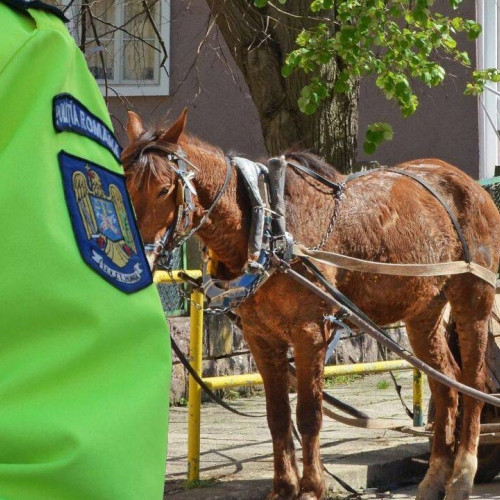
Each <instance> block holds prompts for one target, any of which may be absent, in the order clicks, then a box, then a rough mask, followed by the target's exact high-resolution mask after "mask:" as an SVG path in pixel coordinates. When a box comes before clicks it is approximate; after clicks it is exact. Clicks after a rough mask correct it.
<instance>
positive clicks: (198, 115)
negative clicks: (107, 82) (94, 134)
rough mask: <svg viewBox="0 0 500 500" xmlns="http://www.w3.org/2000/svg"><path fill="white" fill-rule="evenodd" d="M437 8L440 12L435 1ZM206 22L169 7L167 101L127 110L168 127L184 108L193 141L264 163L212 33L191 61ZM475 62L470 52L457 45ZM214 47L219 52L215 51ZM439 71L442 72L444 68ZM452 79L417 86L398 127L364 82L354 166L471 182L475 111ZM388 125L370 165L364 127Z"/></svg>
mask: <svg viewBox="0 0 500 500" xmlns="http://www.w3.org/2000/svg"><path fill="white" fill-rule="evenodd" d="M436 4H437V5H439V4H442V5H443V6H446V5H448V1H447V0H438V2H436ZM462 14H463V15H464V16H467V17H470V18H474V17H475V2H464V3H463V7H462ZM208 22H209V11H208V8H207V7H206V5H205V2H201V1H185V0H171V43H170V47H171V51H170V58H171V59H170V72H171V75H170V95H169V96H165V97H148V98H130V99H129V101H130V103H131V105H132V106H133V109H135V110H136V111H138V112H139V113H140V114H141V116H143V117H144V118H145V119H146V120H147V121H148V122H150V123H152V124H159V123H164V122H166V121H168V120H171V119H174V118H175V117H176V116H177V115H178V113H179V112H180V111H181V110H182V108H183V107H184V106H187V107H188V108H189V114H188V128H189V130H190V131H191V132H193V133H194V134H196V135H198V136H200V137H201V138H203V139H205V140H207V141H209V142H211V143H214V144H217V145H219V146H220V147H222V148H223V149H225V150H229V149H230V150H233V151H237V152H240V153H245V154H248V155H250V156H252V157H259V156H263V155H265V147H264V142H263V139H262V133H261V131H260V126H259V121H258V116H257V112H256V110H255V107H254V105H253V103H252V99H251V97H250V95H249V92H248V88H247V86H246V84H245V82H244V81H243V78H242V77H241V75H240V73H239V71H238V69H237V68H236V67H235V64H234V62H233V61H232V59H231V56H230V54H229V51H228V50H227V48H226V47H225V44H224V41H223V39H222V37H221V36H220V35H217V33H216V29H213V30H212V33H211V35H210V36H209V37H208V38H207V40H206V42H205V43H204V45H203V47H202V48H201V50H200V52H199V54H198V55H197V51H198V46H199V44H200V41H201V40H202V39H203V38H204V35H205V32H206V29H207V25H208ZM462 45H463V46H464V48H468V50H469V52H470V53H471V56H472V57H473V59H475V47H474V44H472V43H466V42H464V43H463V44H462ZM219 47H222V48H223V50H222V51H219V50H216V49H217V48H219ZM445 66H447V67H448V66H449V65H448V64H445ZM450 69H451V70H452V73H453V74H454V77H453V78H450V79H448V80H447V82H446V84H445V85H443V86H442V87H438V88H434V89H429V88H427V87H425V86H422V85H417V86H416V88H417V92H418V95H419V99H420V103H421V105H420V107H419V109H418V111H417V112H416V113H415V114H414V115H413V116H412V117H410V118H407V119H403V118H401V116H400V113H399V110H398V109H397V108H396V106H394V105H393V104H392V103H390V102H389V101H387V100H386V99H385V98H384V96H383V95H381V93H380V92H379V90H378V89H377V88H376V87H375V85H374V84H373V81H372V80H371V79H366V80H365V81H364V82H363V84H362V87H361V93H360V140H359V143H360V148H359V159H360V160H367V159H369V160H378V161H379V162H380V163H382V164H394V163H397V162H401V161H404V160H408V159H413V158H419V157H420V158H422V157H438V158H442V159H444V160H446V161H449V162H451V163H453V164H455V165H457V166H458V167H460V168H461V169H463V170H464V171H465V172H467V173H469V174H470V175H472V176H473V177H477V175H478V161H479V142H478V108H477V101H476V99H475V98H473V97H470V96H464V95H463V89H464V87H465V82H466V79H467V71H466V70H465V69H464V68H461V67H458V65H455V64H453V65H451V68H450ZM110 108H111V111H112V114H113V115H114V117H115V126H116V130H117V133H118V135H119V136H120V138H121V139H122V141H123V142H124V143H125V142H126V141H125V138H124V137H125V135H124V129H123V126H124V123H125V122H126V109H125V106H124V105H123V104H122V103H121V102H120V100H119V99H117V98H111V99H110ZM377 121H388V122H389V123H391V124H392V125H393V127H394V130H395V136H394V139H393V141H391V142H388V143H386V144H384V145H382V146H381V147H380V148H379V150H378V151H377V152H376V153H375V155H372V156H370V157H368V156H366V155H365V154H364V153H363V151H362V143H363V137H364V133H365V130H366V126H367V125H368V124H369V123H373V122H377Z"/></svg>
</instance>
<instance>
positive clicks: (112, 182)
mask: <svg viewBox="0 0 500 500" xmlns="http://www.w3.org/2000/svg"><path fill="white" fill-rule="evenodd" d="M120 152H121V148H120V146H119V144H118V142H117V141H116V139H115V137H114V134H113V131H112V125H111V121H110V118H109V115H108V112H107V111H106V107H105V103H104V101H103V99H102V96H101V93H100V90H99V87H98V85H97V83H96V82H95V80H94V78H93V77H92V75H91V74H90V73H89V71H88V69H87V66H86V62H85V58H84V56H83V54H82V53H81V52H80V51H79V49H78V47H77V46H76V44H75V43H74V41H73V39H72V38H71V36H70V35H69V33H68V31H67V29H66V27H65V24H64V16H63V14H62V13H61V12H60V11H58V10H57V9H55V8H54V7H51V6H47V5H44V4H42V3H41V2H38V1H34V2H22V1H20V0H0V262H1V267H0V269H1V271H0V273H1V277H2V279H1V286H0V498H1V499H9V500H10V499H12V500H24V499H26V500H28V499H29V500H38V499H40V500H42V499H43V500H63V499H67V500H79V499H82V500H83V499H85V500H90V499H92V500H114V499H117V500H118V499H119V500H127V499H130V500H132V499H133V500H139V499H140V500H143V499H144V500H149V499H160V498H162V492H163V477H164V472H165V456H166V438H167V412H168V394H169V381H170V368H171V362H170V350H169V336H168V332H167V330H166V324H165V319H164V317H163V313H162V308H161V305H160V302H159V299H158V296H157V293H156V290H155V288H154V286H152V284H151V282H152V280H151V273H150V271H149V268H148V265H147V263H146V260H145V256H144V252H143V249H142V243H141V240H140V237H139V235H138V231H137V227H136V224H135V220H134V217H133V212H132V207H131V204H130V200H129V197H128V194H127V192H126V189H125V183H124V178H123V176H122V169H121V166H120V160H119V158H120Z"/></svg>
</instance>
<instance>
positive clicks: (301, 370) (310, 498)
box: [294, 324, 326, 500]
mask: <svg viewBox="0 0 500 500" xmlns="http://www.w3.org/2000/svg"><path fill="white" fill-rule="evenodd" d="M297 331H299V332H300V334H299V335H297V337H298V340H297V341H296V342H295V343H294V356H295V363H296V368H297V424H298V429H299V432H300V434H301V436H302V458H303V466H304V469H303V473H302V479H301V481H300V495H299V499H300V500H316V499H321V498H323V496H324V494H325V480H324V476H323V465H322V463H321V456H320V448H319V432H320V430H321V422H322V417H323V414H322V403H323V394H322V391H323V368H324V361H325V347H326V344H325V339H324V337H323V330H322V327H321V326H319V325H316V324H309V325H307V326H306V327H305V328H297Z"/></svg>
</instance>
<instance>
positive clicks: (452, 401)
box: [406, 295, 459, 500]
mask: <svg viewBox="0 0 500 500" xmlns="http://www.w3.org/2000/svg"><path fill="white" fill-rule="evenodd" d="M445 304H446V299H445V298H444V297H443V296H442V295H439V296H436V297H435V298H434V299H433V300H432V301H431V302H430V303H429V304H428V306H427V307H426V308H425V310H423V311H421V312H419V313H418V314H417V315H415V316H412V317H411V318H409V319H408V318H407V319H406V329H407V332H408V337H409V339H410V343H411V345H412V347H413V350H414V352H415V354H416V355H417V356H418V357H419V358H420V359H421V360H422V361H425V362H426V363H428V364H429V365H430V366H432V367H433V368H435V369H436V370H439V371H440V372H441V373H443V374H444V375H447V376H448V377H450V378H452V379H455V378H456V377H457V376H458V371H459V368H458V366H457V364H456V362H455V359H454V357H453V354H452V353H451V351H450V349H449V347H448V342H447V340H446V337H445V332H444V328H443V325H442V321H441V320H442V313H443V309H444V306H445ZM429 386H430V389H431V392H432V396H433V398H434V403H435V408H436V414H435V420H434V439H433V441H432V450H431V457H430V460H429V470H428V471H427V474H426V475H425V478H424V479H423V481H422V482H421V483H420V485H419V487H418V494H417V500H439V499H442V498H443V497H444V492H445V488H446V483H447V481H448V479H449V477H450V476H451V473H452V468H453V452H454V447H455V422H456V415H457V406H458V395H457V392H456V391H455V390H453V389H450V388H448V387H446V386H444V385H441V384H439V383H437V382H434V381H433V380H432V379H429Z"/></svg>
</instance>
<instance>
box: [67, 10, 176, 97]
mask: <svg viewBox="0 0 500 500" xmlns="http://www.w3.org/2000/svg"><path fill="white" fill-rule="evenodd" d="M68 1H69V0H65V3H68ZM159 3H160V20H161V22H160V24H159V26H158V30H159V31H160V34H161V36H162V38H163V41H164V43H165V48H166V50H167V54H168V57H167V60H166V61H165V65H164V66H165V67H164V68H160V66H159V62H160V60H161V59H162V58H163V53H162V52H159V53H158V52H156V53H155V66H154V71H155V80H156V82H151V83H148V82H147V81H144V80H143V81H141V80H125V79H123V78H120V79H119V82H118V83H108V89H112V91H111V92H108V94H109V96H110V97H115V96H116V95H118V96H124V97H158V96H167V95H169V92H170V20H171V16H170V12H171V2H170V0H159ZM79 8H80V5H79V2H74V3H73V4H72V5H71V6H70V8H69V11H70V15H69V17H70V19H71V21H70V23H69V25H68V29H69V30H70V33H71V34H72V35H73V38H75V40H76V42H77V43H79V41H80V40H79V39H80V33H79V29H78V28H79V25H78V23H77V22H76V21H75V19H76V14H77V13H78V11H79ZM124 11H125V9H124V4H123V3H122V5H121V8H120V9H119V14H118V15H119V22H118V24H117V25H118V26H120V25H121V24H122V23H123V16H124ZM124 35H125V33H124V32H123V31H120V30H118V31H117V32H116V33H115V40H114V44H115V50H114V57H113V67H114V71H115V74H118V75H120V77H121V74H122V69H123V65H124ZM96 80H97V83H98V84H99V88H100V90H101V92H102V94H103V95H104V94H105V93H106V86H105V84H104V80H103V79H96ZM115 92H116V94H115Z"/></svg>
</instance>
